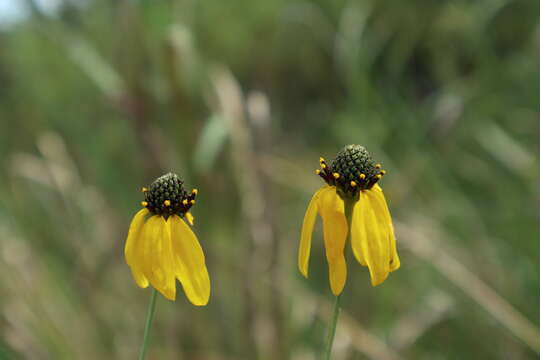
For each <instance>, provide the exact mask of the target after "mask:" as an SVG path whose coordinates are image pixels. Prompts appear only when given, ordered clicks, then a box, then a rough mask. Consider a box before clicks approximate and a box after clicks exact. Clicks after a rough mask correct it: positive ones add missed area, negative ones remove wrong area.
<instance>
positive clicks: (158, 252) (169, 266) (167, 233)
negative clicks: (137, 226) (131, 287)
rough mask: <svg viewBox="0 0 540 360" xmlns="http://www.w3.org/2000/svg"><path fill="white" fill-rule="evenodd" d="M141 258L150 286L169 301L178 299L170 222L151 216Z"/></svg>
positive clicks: (145, 231)
mask: <svg viewBox="0 0 540 360" xmlns="http://www.w3.org/2000/svg"><path fill="white" fill-rule="evenodd" d="M141 241H143V242H144V244H143V246H142V247H141V248H142V252H141V253H140V257H141V258H142V263H143V274H144V276H146V278H147V279H148V281H149V282H150V284H151V285H152V286H153V287H154V288H155V289H156V290H157V291H159V292H160V293H161V294H163V296H165V297H166V298H167V299H169V300H175V298H176V284H175V282H176V280H175V264H174V256H173V250H172V244H171V229H170V225H169V222H166V221H165V219H164V218H163V217H161V216H158V215H154V216H151V217H150V218H149V219H148V221H147V222H146V223H145V224H144V227H143V230H142V234H141Z"/></svg>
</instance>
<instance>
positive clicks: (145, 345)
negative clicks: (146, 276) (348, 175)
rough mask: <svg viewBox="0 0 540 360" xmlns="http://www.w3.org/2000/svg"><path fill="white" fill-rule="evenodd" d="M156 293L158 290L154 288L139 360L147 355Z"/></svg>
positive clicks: (142, 359)
mask: <svg viewBox="0 0 540 360" xmlns="http://www.w3.org/2000/svg"><path fill="white" fill-rule="evenodd" d="M156 295H157V290H156V289H154V288H152V297H151V298H150V304H149V305H148V312H147V313H146V325H145V327H144V337H143V343H142V345H141V352H140V353H139V360H144V358H145V356H146V351H147V350H148V340H149V336H148V335H150V329H151V328H152V320H153V319H154V312H155V311H156V297H157V296H156Z"/></svg>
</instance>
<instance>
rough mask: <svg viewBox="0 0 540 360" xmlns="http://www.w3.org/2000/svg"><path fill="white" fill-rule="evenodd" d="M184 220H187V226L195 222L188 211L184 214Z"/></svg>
mask: <svg viewBox="0 0 540 360" xmlns="http://www.w3.org/2000/svg"><path fill="white" fill-rule="evenodd" d="M186 219H187V221H188V223H189V225H191V226H193V222H194V221H195V218H194V217H193V215H191V213H190V212H189V211H188V212H186Z"/></svg>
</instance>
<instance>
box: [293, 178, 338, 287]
mask: <svg viewBox="0 0 540 360" xmlns="http://www.w3.org/2000/svg"><path fill="white" fill-rule="evenodd" d="M328 190H330V191H331V188H330V186H323V187H322V188H320V189H319V190H317V192H315V194H314V195H313V197H312V198H311V201H310V202H309V205H308V208H307V210H306V214H305V215H304V223H303V225H302V234H301V235H300V247H299V248H298V269H299V270H300V272H301V273H302V275H304V277H306V278H307V277H308V268H309V254H310V252H311V236H312V233H313V226H315V220H316V219H317V210H318V203H319V198H320V197H321V194H323V193H324V192H325V191H328Z"/></svg>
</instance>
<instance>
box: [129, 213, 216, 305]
mask: <svg viewBox="0 0 540 360" xmlns="http://www.w3.org/2000/svg"><path fill="white" fill-rule="evenodd" d="M188 214H189V213H186V218H187V220H188V221H189V222H192V219H193V217H192V216H191V214H189V215H188ZM149 215H150V212H149V211H148V210H147V209H142V210H140V211H139V212H138V213H137V214H136V215H135V216H134V218H133V220H132V222H131V225H130V229H129V233H128V238H127V241H126V246H125V249H124V250H125V257H126V262H127V264H128V265H129V267H130V268H131V271H132V274H133V278H134V279H135V282H136V283H137V285H139V286H140V287H142V288H145V287H147V286H148V284H150V285H152V286H153V287H154V288H155V289H156V290H158V291H159V292H160V293H161V294H163V296H165V297H166V298H167V299H169V300H175V299H176V280H177V279H178V280H179V281H180V283H181V284H182V287H183V289H184V292H185V294H186V296H187V298H188V299H189V300H190V301H191V302H192V303H193V304H194V305H206V304H207V303H208V299H209V296H210V279H209V277H208V271H207V269H206V264H205V258H204V253H203V251H202V248H201V246H200V245H199V242H198V240H197V237H196V236H195V234H194V233H193V231H192V230H191V229H190V227H189V226H188V225H187V224H186V223H185V222H184V221H183V220H182V219H181V218H180V217H179V216H178V215H171V216H169V217H168V218H167V220H166V219H165V218H163V217H162V216H159V215H152V216H149Z"/></svg>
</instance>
